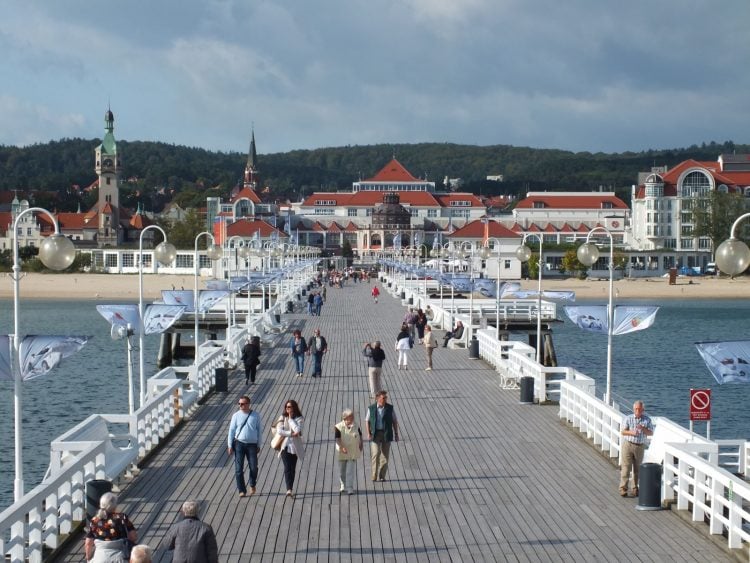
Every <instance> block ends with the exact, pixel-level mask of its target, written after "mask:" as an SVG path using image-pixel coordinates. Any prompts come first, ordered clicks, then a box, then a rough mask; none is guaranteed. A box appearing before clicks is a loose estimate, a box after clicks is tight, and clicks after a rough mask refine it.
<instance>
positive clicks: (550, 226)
mask: <svg viewBox="0 0 750 563" xmlns="http://www.w3.org/2000/svg"><path fill="white" fill-rule="evenodd" d="M544 232H545V233H556V232H557V227H555V226H554V225H553V224H552V223H547V226H546V227H544Z"/></svg>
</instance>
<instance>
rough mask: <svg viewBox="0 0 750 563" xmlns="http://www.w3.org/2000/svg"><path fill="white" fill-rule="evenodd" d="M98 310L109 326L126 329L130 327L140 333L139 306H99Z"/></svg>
mask: <svg viewBox="0 0 750 563" xmlns="http://www.w3.org/2000/svg"><path fill="white" fill-rule="evenodd" d="M96 310H97V311H99V314H100V315H101V316H102V317H104V318H105V319H107V321H108V322H109V324H111V325H114V326H124V327H126V328H127V326H128V325H130V328H131V329H132V330H133V331H134V332H138V327H139V326H140V322H139V318H140V317H139V316H138V305H97V306H96Z"/></svg>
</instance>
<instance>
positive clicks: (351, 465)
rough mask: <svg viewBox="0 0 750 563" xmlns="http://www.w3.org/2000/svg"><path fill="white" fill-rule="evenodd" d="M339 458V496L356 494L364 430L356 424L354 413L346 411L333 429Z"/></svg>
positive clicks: (349, 410) (350, 410)
mask: <svg viewBox="0 0 750 563" xmlns="http://www.w3.org/2000/svg"><path fill="white" fill-rule="evenodd" d="M333 437H334V440H335V441H336V451H337V452H338V458H339V494H340V495H342V494H344V491H346V492H347V494H350V495H353V494H354V483H355V482H356V480H357V479H356V472H357V459H359V456H360V455H362V449H363V444H362V429H361V428H360V427H359V426H356V425H355V424H354V411H353V410H352V409H344V412H343V413H341V421H340V422H339V423H338V424H336V425H335V426H334V427H333Z"/></svg>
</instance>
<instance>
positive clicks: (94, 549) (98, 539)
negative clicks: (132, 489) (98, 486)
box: [84, 493, 138, 563]
mask: <svg viewBox="0 0 750 563" xmlns="http://www.w3.org/2000/svg"><path fill="white" fill-rule="evenodd" d="M99 506H100V510H99V512H97V513H96V516H94V517H93V518H92V519H91V522H90V523H89V531H88V533H87V534H86V543H85V546H84V551H85V552H86V560H87V561H90V562H91V561H93V562H94V563H110V562H111V563H121V562H123V561H125V562H127V561H128V559H129V557H130V555H129V554H127V547H128V546H127V543H128V541H130V542H131V543H133V544H135V543H137V542H138V532H136V531H135V526H133V524H132V522H131V521H130V519H129V518H128V515H127V514H125V513H124V512H117V495H114V494H113V493H104V494H103V495H102V498H101V499H99Z"/></svg>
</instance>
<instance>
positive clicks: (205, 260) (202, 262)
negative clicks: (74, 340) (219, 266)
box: [191, 254, 213, 268]
mask: <svg viewBox="0 0 750 563" xmlns="http://www.w3.org/2000/svg"><path fill="white" fill-rule="evenodd" d="M211 264H213V261H212V260H211V259H210V258H209V257H208V256H206V255H205V254H199V255H198V267H199V268H210V267H211ZM191 265H192V264H191Z"/></svg>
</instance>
